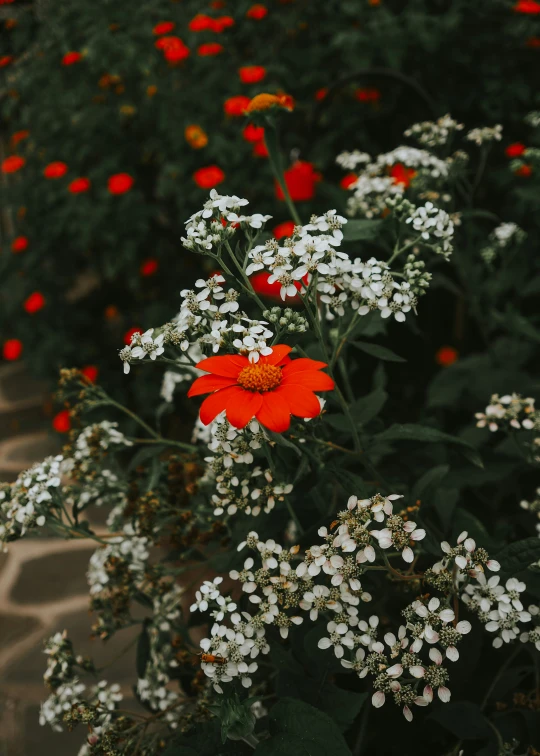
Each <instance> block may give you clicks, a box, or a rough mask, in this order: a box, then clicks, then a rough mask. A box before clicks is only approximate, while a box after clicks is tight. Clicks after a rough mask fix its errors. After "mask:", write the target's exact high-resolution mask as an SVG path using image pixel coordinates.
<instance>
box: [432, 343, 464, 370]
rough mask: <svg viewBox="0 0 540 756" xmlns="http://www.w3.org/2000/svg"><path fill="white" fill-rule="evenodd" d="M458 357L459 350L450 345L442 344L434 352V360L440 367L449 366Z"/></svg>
mask: <svg viewBox="0 0 540 756" xmlns="http://www.w3.org/2000/svg"><path fill="white" fill-rule="evenodd" d="M458 357H459V352H458V351H457V349H454V347H451V346H443V347H441V348H440V349H438V350H437V352H436V353H435V362H436V363H437V365H441V366H442V367H449V366H450V365H453V364H454V362H456V360H457V359H458Z"/></svg>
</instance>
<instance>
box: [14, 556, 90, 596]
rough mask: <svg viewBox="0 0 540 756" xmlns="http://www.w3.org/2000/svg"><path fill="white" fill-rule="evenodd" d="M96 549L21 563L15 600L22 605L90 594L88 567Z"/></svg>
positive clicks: (15, 589) (15, 587) (15, 586)
mask: <svg viewBox="0 0 540 756" xmlns="http://www.w3.org/2000/svg"><path fill="white" fill-rule="evenodd" d="M59 545H60V548H61V546H62V545H61V544H59ZM94 551H95V549H93V548H90V549H77V550H73V551H58V552H54V553H53V554H47V555H46V556H43V557H38V558H36V559H30V560H29V561H27V562H25V563H24V564H23V565H21V570H20V573H19V577H18V579H17V582H16V583H15V585H14V586H13V588H12V589H11V596H10V598H11V600H12V601H14V602H16V603H18V604H38V603H39V604H45V603H47V602H48V601H59V600H62V599H64V598H67V597H69V596H77V595H80V594H84V593H87V591H88V584H87V580H86V570H87V568H88V562H89V560H90V557H91V556H92V554H93V553H94Z"/></svg>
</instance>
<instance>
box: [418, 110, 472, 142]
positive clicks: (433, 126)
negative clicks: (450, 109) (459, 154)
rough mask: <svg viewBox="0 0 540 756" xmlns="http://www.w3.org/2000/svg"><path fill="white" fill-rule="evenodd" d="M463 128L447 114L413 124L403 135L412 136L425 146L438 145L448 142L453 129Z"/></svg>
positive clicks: (459, 129)
mask: <svg viewBox="0 0 540 756" xmlns="http://www.w3.org/2000/svg"><path fill="white" fill-rule="evenodd" d="M463 128H464V126H463V124H462V123H459V122H458V121H455V120H454V119H453V118H452V117H451V116H450V115H449V114H447V115H444V116H441V117H440V118H438V119H437V120H436V121H422V122H421V123H415V124H413V125H412V126H411V127H410V128H409V129H407V131H405V133H404V136H406V137H413V138H414V139H416V141H417V142H418V143H419V144H423V145H424V146H426V147H440V146H442V145H444V144H446V143H447V142H448V140H449V138H450V137H451V136H452V135H453V133H454V132H455V131H461V130H462V129H463Z"/></svg>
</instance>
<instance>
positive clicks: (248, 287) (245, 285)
mask: <svg viewBox="0 0 540 756" xmlns="http://www.w3.org/2000/svg"><path fill="white" fill-rule="evenodd" d="M225 246H226V248H227V251H228V253H229V255H230V257H231V260H232V261H233V263H234V265H235V267H236V268H237V270H238V272H239V273H240V276H241V278H242V286H243V288H244V291H245V292H246V293H247V294H249V295H250V297H251V298H252V299H254V300H255V301H256V302H257V304H258V305H259V307H260V308H261V310H265V309H266V307H265V306H264V304H263V302H262V300H261V299H260V298H259V297H258V295H257V294H256V292H255V291H254V289H253V287H252V285H251V283H250V280H249V278H248V277H247V276H246V273H245V270H244V269H243V268H242V266H241V265H240V263H239V262H238V260H237V259H236V255H235V254H234V252H233V249H232V247H231V245H230V243H229V242H228V241H226V242H225ZM229 273H230V274H231V275H233V274H232V272H231V271H229Z"/></svg>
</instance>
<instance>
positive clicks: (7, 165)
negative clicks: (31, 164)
mask: <svg viewBox="0 0 540 756" xmlns="http://www.w3.org/2000/svg"><path fill="white" fill-rule="evenodd" d="M25 163H26V160H25V159H24V158H22V157H20V156H19V155H11V156H10V157H7V158H6V159H5V160H2V173H16V171H20V169H21V168H22V167H23V165H24V164H25Z"/></svg>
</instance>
